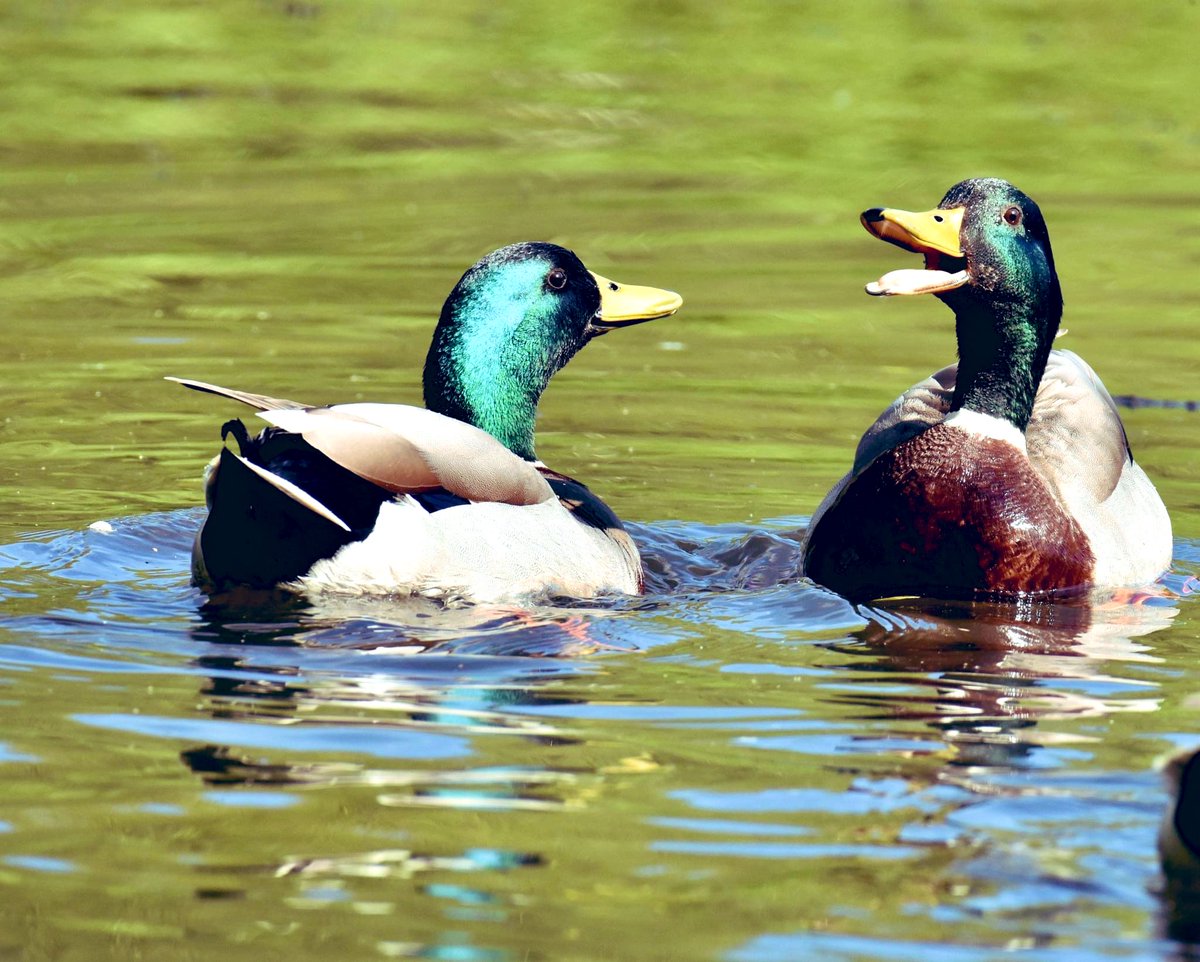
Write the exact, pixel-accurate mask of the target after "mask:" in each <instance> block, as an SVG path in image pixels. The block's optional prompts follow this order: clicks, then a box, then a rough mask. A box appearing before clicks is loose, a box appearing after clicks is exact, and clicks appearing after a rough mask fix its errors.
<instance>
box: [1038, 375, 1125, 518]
mask: <svg viewBox="0 0 1200 962" xmlns="http://www.w3.org/2000/svg"><path fill="white" fill-rule="evenodd" d="M1025 440H1026V444H1027V445H1028V448H1029V460H1030V461H1032V462H1033V465H1034V467H1035V468H1037V471H1038V473H1039V474H1041V475H1042V477H1043V478H1045V479H1046V480H1047V481H1048V482H1049V483H1050V484H1052V485H1053V486H1054V487H1055V489H1056V490H1057V491H1058V492H1059V494H1060V495H1061V496H1063V497H1064V498H1066V497H1068V495H1067V492H1068V491H1069V490H1071V489H1079V488H1081V487H1082V490H1080V491H1079V494H1080V495H1083V496H1086V497H1087V498H1088V499H1089V500H1092V501H1094V502H1096V503H1100V502H1103V501H1106V500H1108V498H1109V496H1110V495H1111V494H1112V493H1113V491H1115V490H1116V487H1117V485H1118V484H1119V483H1120V482H1121V477H1122V474H1123V473H1124V471H1125V466H1126V465H1127V464H1130V463H1132V461H1133V455H1132V454H1131V453H1130V450H1129V438H1128V437H1127V436H1126V434H1125V426H1124V425H1123V424H1122V423H1121V416H1120V414H1119V413H1118V412H1117V405H1116V403H1115V402H1114V401H1113V399H1112V395H1110V394H1109V393H1108V391H1107V390H1106V389H1105V387H1104V385H1103V384H1102V383H1101V382H1100V378H1098V377H1097V376H1096V372H1095V371H1093V370H1092V368H1091V366H1090V365H1088V363H1087V362H1086V361H1084V360H1083V358H1081V357H1080V356H1079V355H1078V354H1076V353H1075V352H1074V351H1051V352H1050V357H1049V358H1048V359H1047V361H1046V373H1045V374H1043V375H1042V381H1041V384H1039V385H1038V392H1037V397H1036V399H1035V400H1034V403H1033V415H1032V417H1030V419H1029V427H1028V428H1026V430H1025Z"/></svg>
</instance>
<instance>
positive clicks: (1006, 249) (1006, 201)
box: [804, 178, 1171, 601]
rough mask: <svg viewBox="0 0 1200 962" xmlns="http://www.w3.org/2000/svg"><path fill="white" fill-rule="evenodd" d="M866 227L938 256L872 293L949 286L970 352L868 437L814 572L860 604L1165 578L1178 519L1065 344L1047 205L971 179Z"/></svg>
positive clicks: (841, 492) (817, 535)
mask: <svg viewBox="0 0 1200 962" xmlns="http://www.w3.org/2000/svg"><path fill="white" fill-rule="evenodd" d="M862 222H863V226H864V227H866V229H867V230H868V231H869V232H870V233H872V234H874V235H875V236H876V237H879V238H881V239H883V240H886V241H889V242H890V243H892V244H895V245H897V246H898V247H901V248H903V249H905V250H908V251H913V252H916V253H919V254H923V255H924V257H925V267H924V269H918V270H896V271H892V272H891V273H888V274H885V275H884V276H883V277H881V278H880V279H879V280H878V281H874V282H872V283H871V284H868V285H867V292H868V293H869V294H873V295H880V296H892V295H909V294H935V295H936V296H937V297H938V298H939V299H940V300H942V301H943V302H944V303H945V304H946V305H947V306H949V307H950V309H951V310H952V311H954V316H955V325H956V333H957V339H958V356H959V360H958V363H957V364H956V365H952V366H950V367H947V368H945V369H943V370H941V371H939V372H938V373H936V374H934V375H933V376H931V377H930V378H929V379H927V380H926V381H923V382H921V383H920V384H917V385H915V386H914V387H913V388H911V389H910V390H908V391H907V392H905V393H904V394H903V395H901V396H900V398H899V399H898V400H897V401H896V402H895V403H893V404H892V406H891V407H889V408H888V409H887V410H886V411H885V412H884V413H883V414H882V415H881V416H880V418H879V419H878V420H877V421H876V422H875V424H874V425H872V426H871V428H870V429H869V430H868V431H867V433H866V434H865V435H864V436H863V438H862V441H861V442H860V443H859V446H858V451H857V453H856V456H855V460H854V465H853V467H852V469H851V470H850V472H849V473H848V474H847V475H846V476H845V477H844V478H842V480H841V481H840V482H839V483H838V484H837V485H836V486H835V487H834V489H833V490H832V491H831V492H830V493H829V494H828V495H827V496H826V498H825V500H824V501H823V502H822V504H821V506H820V507H819V508H818V509H817V512H816V513H815V514H814V516H813V520H812V523H811V524H810V527H809V533H808V536H807V540H806V543H805V547H804V570H805V573H806V574H807V575H808V576H809V577H810V578H811V579H812V580H814V581H816V582H818V583H819V584H822V585H825V586H826V587H829V588H832V589H833V590H834V591H837V592H838V593H840V594H842V595H845V596H847V597H849V598H851V599H852V600H855V601H866V600H871V599H878V598H888V597H897V596H923V597H938V598H955V599H973V598H992V599H1001V600H1003V599H1013V598H1019V597H1021V596H1025V595H1029V594H1035V593H1043V592H1056V591H1065V590H1069V589H1075V590H1082V589H1087V588H1111V587H1118V586H1124V585H1139V584H1145V583H1147V582H1150V581H1153V580H1154V579H1155V578H1157V577H1158V576H1159V575H1160V574H1161V573H1162V572H1163V571H1164V570H1165V569H1166V567H1167V565H1168V564H1169V563H1170V560H1171V523H1170V519H1169V518H1168V516H1167V512H1166V509H1165V507H1164V506H1163V503H1162V499H1161V498H1160V497H1159V495H1158V492H1157V491H1156V490H1155V488H1154V485H1153V484H1152V483H1151V482H1150V479H1149V478H1148V477H1147V476H1146V474H1145V472H1144V471H1142V469H1141V467H1140V466H1139V465H1138V464H1137V463H1135V461H1134V459H1133V455H1132V453H1131V451H1130V447H1129V442H1128V439H1127V437H1126V434H1125V429H1124V426H1123V425H1122V423H1121V419H1120V416H1119V415H1118V413H1117V409H1116V406H1115V404H1114V403H1113V400H1112V398H1111V397H1110V395H1109V394H1108V392H1107V391H1106V390H1105V389H1104V385H1103V384H1101V383H1100V380H1099V378H1098V377H1097V376H1096V374H1095V372H1093V371H1092V369H1091V368H1090V367H1089V366H1088V365H1087V364H1086V363H1085V362H1084V361H1083V360H1082V359H1081V358H1079V357H1078V356H1077V355H1075V354H1073V353H1072V352H1070V351H1055V350H1052V349H1051V348H1052V345H1053V342H1054V339H1055V336H1056V334H1057V332H1058V326H1059V322H1060V320H1061V317H1062V305H1063V301H1062V292H1061V289H1060V287H1059V281H1058V275H1057V273H1056V272H1055V268H1054V255H1053V253H1052V251H1051V248H1050V236H1049V233H1048V232H1047V230H1046V222H1045V220H1044V219H1043V217H1042V212H1041V210H1040V209H1039V208H1038V206H1037V204H1035V203H1034V202H1033V201H1032V200H1031V199H1030V198H1029V197H1028V196H1026V195H1025V194H1024V193H1022V192H1021V191H1019V190H1018V189H1017V188H1016V187H1014V186H1013V185H1012V184H1010V183H1008V182H1006V181H1003V180H998V179H992V178H987V179H975V180H966V181H963V182H962V183H960V184H957V185H955V186H954V187H952V188H951V189H950V191H949V192H948V193H947V194H946V196H945V197H944V198H942V201H941V203H940V204H939V205H938V207H937V208H936V209H935V210H931V211H927V212H925V213H911V212H908V211H902V210H893V209H884V208H874V209H872V210H868V211H866V212H865V213H864V214H863V215H862Z"/></svg>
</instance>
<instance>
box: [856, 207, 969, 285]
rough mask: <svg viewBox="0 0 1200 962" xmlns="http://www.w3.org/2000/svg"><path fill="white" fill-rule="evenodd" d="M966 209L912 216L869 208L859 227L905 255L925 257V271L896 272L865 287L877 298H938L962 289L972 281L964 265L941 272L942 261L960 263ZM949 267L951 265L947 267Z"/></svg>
mask: <svg viewBox="0 0 1200 962" xmlns="http://www.w3.org/2000/svg"><path fill="white" fill-rule="evenodd" d="M965 213H966V208H965V207H952V208H950V209H949V210H942V209H940V208H938V209H935V210H926V211H921V212H919V213H914V212H913V211H909V210H895V209H893V208H890V207H872V208H871V209H870V210H865V211H863V213H862V217H861V220H862V225H863V227H865V228H866V229H867V230H868V231H870V233H872V234H874V235H875V236H876V237H878V238H880V239H881V240H885V241H887V242H888V243H889V244H895V245H896V246H897V247H902V248H904V249H905V250H906V251H912V252H914V253H916V254H924V255H925V269H924V270H899V271H891V272H890V273H887V274H884V275H883V277H881V278H879V280H877V281H871V283H870V284H868V285H867V293H868V294H873V295H876V296H880V295H883V296H887V295H894V294H940V293H943V292H945V291H952V290H954V289H955V288H956V287H962V286H963V285H964V284H966V283H968V282H969V281H970V279H971V276H970V273H969V272H968V271H967V268H966V266H965V265H961V264H956V265H954V266H957V267H961V268H962V269H961V270H958V271H953V269H952V270H951V271H947V270H942V269H941V268H942V258H943V257H953V258H955V259H956V260H960V261H961V260H963V259H964V254H963V249H962V242H961V241H960V240H959V234H960V232H961V231H962V221H963V214H965ZM947 266H950V265H947Z"/></svg>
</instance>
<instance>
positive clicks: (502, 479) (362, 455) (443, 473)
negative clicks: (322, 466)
mask: <svg viewBox="0 0 1200 962" xmlns="http://www.w3.org/2000/svg"><path fill="white" fill-rule="evenodd" d="M261 417H262V418H263V419H264V420H266V421H268V422H269V423H271V424H274V425H275V426H276V427H280V428H283V429H284V430H285V431H290V432H291V433H293V434H299V435H300V436H301V437H303V438H304V440H305V441H307V442H308V443H309V444H311V445H312V446H313V447H314V448H316V449H317V450H318V451H320V452H321V453H322V454H324V455H325V456H326V457H327V458H329V459H330V460H332V461H334V462H336V463H337V464H340V465H341V466H342V467H344V468H346V469H347V470H348V471H353V472H354V473H355V474H357V475H358V476H359V477H361V478H366V479H367V480H368V481H371V482H373V483H375V484H378V485H379V486H380V487H382V488H385V489H387V490H388V491H392V492H394V493H396V494H403V493H407V492H410V491H424V490H429V489H431V488H445V489H446V490H447V491H449V492H451V493H452V494H456V495H458V496H459V497H463V498H466V499H467V500H469V501H498V502H502V503H505V504H526V505H527V504H540V503H541V502H543V501H546V500H548V499H549V498H551V497H553V496H554V495H553V492H552V491H551V490H550V486H549V485H548V484H547V483H546V481H545V479H544V478H543V477H542V476H541V474H539V473H538V470H537V468H535V467H534V466H533V465H532V464H530V463H529V462H528V461H525V460H523V459H521V458H519V457H517V456H516V455H515V454H513V453H512V452H511V451H509V450H508V448H506V447H505V446H504V445H503V444H501V443H500V442H499V441H497V440H496V439H495V438H494V437H492V436H491V435H490V434H488V433H487V432H486V431H482V430H480V429H479V428H476V427H473V426H472V425H470V424H466V423H464V422H462V421H456V420H455V419H454V418H448V417H446V416H445V415H442V414H436V413H435V412H433V411H427V410H425V409H424V408H418V407H410V406H408V405H404V404H370V403H364V404H339V405H336V406H335V407H329V408H309V409H307V410H287V411H275V410H272V411H263V412H261Z"/></svg>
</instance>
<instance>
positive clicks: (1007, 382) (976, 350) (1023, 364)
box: [862, 177, 1063, 429]
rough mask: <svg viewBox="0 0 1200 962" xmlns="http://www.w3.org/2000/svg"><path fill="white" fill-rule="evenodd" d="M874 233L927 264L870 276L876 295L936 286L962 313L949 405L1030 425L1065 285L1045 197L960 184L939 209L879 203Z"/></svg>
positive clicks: (1003, 184)
mask: <svg viewBox="0 0 1200 962" xmlns="http://www.w3.org/2000/svg"><path fill="white" fill-rule="evenodd" d="M862 223H863V226H864V227H866V229H867V230H868V231H870V232H871V233H872V234H874V235H875V236H876V237H879V238H881V239H882V240H886V241H888V242H889V243H892V244H895V245H896V246H898V247H902V248H904V249H905V250H909V251H913V252H915V253H919V254H923V255H924V257H925V267H924V269H923V270H897V271H891V272H890V273H888V274H885V275H884V276H883V277H881V278H880V279H879V280H877V281H873V282H872V283H870V284H868V285H867V293H868V294H875V295H896V294H936V295H937V296H938V298H939V299H941V300H942V301H944V302H945V303H946V304H948V305H949V306H950V308H951V309H952V310H953V311H954V314H955V317H956V319H957V333H958V349H959V358H960V365H959V378H958V386H957V388H956V391H955V397H954V401H953V404H952V406H953V407H954V409H955V410H957V409H958V408H959V407H968V408H971V409H972V410H978V411H980V412H982V413H985V414H991V415H994V416H997V417H1004V418H1006V419H1007V420H1010V421H1012V422H1013V423H1014V424H1016V425H1017V426H1018V427H1020V428H1022V429H1024V427H1025V424H1026V423H1027V422H1028V420H1029V414H1030V412H1031V411H1032V407H1033V397H1034V394H1035V392H1036V389H1037V384H1038V381H1040V380H1041V376H1042V371H1043V370H1044V368H1045V364H1046V357H1047V355H1048V354H1049V352H1050V347H1051V345H1052V344H1053V342H1054V336H1055V334H1056V333H1057V331H1058V325H1059V321H1060V320H1061V319H1062V307H1063V303H1062V289H1061V288H1060V286H1059V283H1058V275H1057V273H1056V272H1055V269H1054V253H1053V251H1052V250H1051V248H1050V234H1049V232H1048V231H1047V230H1046V221H1045V220H1044V218H1043V217H1042V212H1041V210H1040V209H1039V208H1038V205H1037V204H1035V203H1034V202H1033V200H1032V199H1031V198H1030V197H1028V196H1027V195H1026V194H1024V193H1022V192H1021V191H1020V190H1018V189H1017V188H1016V187H1014V186H1013V185H1012V184H1010V183H1008V181H1005V180H1000V179H998V178H991V177H989V178H976V179H973V180H964V181H962V182H961V183H958V184H955V185H954V186H953V187H951V188H950V190H949V191H947V193H946V196H945V197H943V198H942V201H941V203H940V204H938V206H937V207H936V208H935V209H934V210H930V211H924V212H922V213H913V212H910V211H903V210H894V209H890V208H882V207H874V208H871V209H870V210H867V211H864V212H863V214H862Z"/></svg>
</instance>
